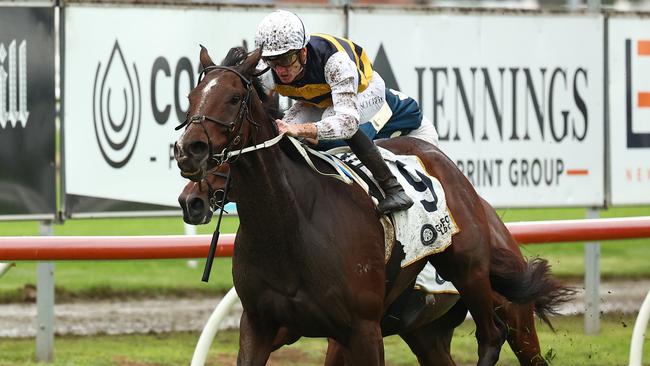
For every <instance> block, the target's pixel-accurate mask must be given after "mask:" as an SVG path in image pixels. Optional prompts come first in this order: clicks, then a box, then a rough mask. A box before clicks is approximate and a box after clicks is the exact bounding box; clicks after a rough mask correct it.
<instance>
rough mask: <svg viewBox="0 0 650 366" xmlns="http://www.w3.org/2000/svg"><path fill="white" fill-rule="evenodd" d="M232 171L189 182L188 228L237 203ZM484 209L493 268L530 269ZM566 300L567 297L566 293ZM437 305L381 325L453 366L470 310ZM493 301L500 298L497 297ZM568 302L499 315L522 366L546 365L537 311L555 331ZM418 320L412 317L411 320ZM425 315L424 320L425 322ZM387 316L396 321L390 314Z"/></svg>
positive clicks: (544, 302)
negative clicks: (511, 264)
mask: <svg viewBox="0 0 650 366" xmlns="http://www.w3.org/2000/svg"><path fill="white" fill-rule="evenodd" d="M404 138H406V139H410V138H409V137H398V138H397V139H404ZM376 143H377V145H378V146H380V147H384V148H389V149H390V150H391V151H392V152H393V153H396V154H404V153H406V152H404V151H400V149H402V148H403V146H409V147H410V148H409V151H408V153H410V154H415V155H417V156H420V157H421V159H422V156H423V155H424V154H423V153H422V151H420V150H419V147H421V145H422V144H421V143H420V142H419V140H415V141H410V143H408V144H407V143H399V144H395V143H394V142H393V141H392V139H391V140H377V141H376ZM229 171H230V167H229V165H228V164H222V165H220V166H218V167H216V168H215V169H213V170H212V171H210V172H209V173H208V175H207V176H206V177H205V178H203V179H202V180H201V182H199V183H196V182H192V181H190V182H188V183H187V185H186V186H185V187H184V189H183V191H182V192H181V194H180V195H179V198H178V200H179V202H182V204H181V207H182V208H183V219H184V220H185V222H186V223H188V224H193V225H199V224H207V223H208V222H210V219H211V217H212V212H213V211H214V210H216V208H218V207H220V206H222V205H224V204H225V203H227V202H231V201H233V202H234V201H236V198H234V196H233V195H229V197H227V199H226V202H224V201H223V199H224V196H223V194H224V192H225V185H226V179H227V175H228V173H229ZM481 202H482V205H483V209H484V210H485V212H486V215H487V216H488V218H489V221H490V231H491V239H490V247H491V258H490V260H491V263H490V264H491V266H493V267H494V266H496V265H498V264H499V258H500V257H502V256H501V255H500V253H501V251H503V250H506V251H510V252H512V255H514V256H515V257H517V258H519V259H520V265H521V266H522V267H523V266H525V260H524V258H523V256H522V255H521V251H520V250H519V245H518V244H517V242H516V241H515V240H514V238H512V235H511V234H510V232H509V231H508V230H507V228H506V227H505V226H504V225H503V222H502V221H501V219H500V218H499V216H498V214H497V212H496V211H495V210H494V208H492V206H491V205H490V204H489V203H488V202H487V201H485V200H481ZM413 292H414V290H413V288H409V289H407V290H406V291H405V293H410V294H404V295H403V296H409V295H411V296H412V295H413ZM565 295H568V293H566V294H565ZM434 296H435V302H433V303H431V302H429V303H427V304H426V307H427V308H428V309H422V311H421V312H420V313H419V314H417V315H420V316H421V317H420V318H419V319H417V320H416V321H415V322H412V323H410V324H408V325H407V326H405V325H404V324H399V325H398V326H397V327H388V326H386V323H385V321H386V319H387V314H386V309H385V311H384V318H383V320H382V323H381V325H382V335H383V336H384V337H385V336H388V335H394V334H398V335H400V337H401V338H402V339H404V341H405V342H406V343H407V344H408V345H409V346H410V347H411V349H412V350H413V353H414V354H415V355H416V357H418V360H419V361H420V364H422V365H453V361H452V358H451V352H450V345H451V337H452V335H453V331H454V328H456V327H457V326H458V325H460V324H461V323H462V322H463V321H464V319H465V316H466V313H467V307H466V305H465V304H464V303H463V302H462V299H461V301H459V302H457V296H456V295H451V294H435V295H434ZM494 296H497V295H496V294H494ZM560 300H567V298H566V296H565V297H564V298H563V299H558V298H557V297H555V298H550V297H542V298H538V299H536V301H535V304H524V305H519V304H512V303H506V304H505V306H502V307H498V308H497V309H496V312H497V315H498V316H499V317H500V319H502V320H503V322H504V323H505V325H506V326H507V330H508V334H507V336H508V339H507V340H508V344H509V345H510V348H511V349H512V351H513V352H514V354H515V355H516V357H517V358H518V360H519V363H520V364H521V365H546V361H545V360H544V358H543V357H542V355H541V353H540V345H539V339H538V337H537V332H536V330H535V322H534V318H533V312H534V311H535V310H536V311H537V313H538V314H539V316H540V317H541V318H542V319H543V320H544V321H545V322H547V324H549V325H550V322H549V320H548V317H547V315H548V314H549V313H552V311H553V310H552V309H553V307H554V306H556V305H558V302H559V301H560ZM409 315H410V316H413V315H412V314H409ZM422 315H423V316H422ZM388 316H394V314H389V315H388ZM276 341H277V342H278V344H276V346H277V347H279V346H281V345H282V344H280V343H282V341H283V339H280V340H278V339H276ZM341 355H342V352H340V348H339V345H338V344H336V343H335V342H330V344H329V347H328V353H327V356H326V360H327V362H326V364H327V365H343V360H342V359H341Z"/></svg>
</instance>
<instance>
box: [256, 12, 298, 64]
mask: <svg viewBox="0 0 650 366" xmlns="http://www.w3.org/2000/svg"><path fill="white" fill-rule="evenodd" d="M307 42H309V35H308V34H307V32H306V30H305V24H304V23H303V22H302V19H300V17H298V16H297V15H296V14H294V13H292V12H290V11H286V10H276V11H274V12H272V13H271V14H269V15H267V16H265V17H264V19H262V21H261V22H260V24H259V25H258V26H257V32H256V33H255V47H256V48H260V47H262V57H273V56H279V55H282V54H284V53H287V52H289V51H292V50H299V49H301V48H303V47H305V46H306V45H307Z"/></svg>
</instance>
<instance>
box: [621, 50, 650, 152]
mask: <svg viewBox="0 0 650 366" xmlns="http://www.w3.org/2000/svg"><path fill="white" fill-rule="evenodd" d="M633 45H634V46H636V49H635V52H633ZM633 61H636V62H635V65H639V66H641V65H643V66H644V67H643V70H636V69H635V70H632V64H633ZM648 72H650V39H645V40H637V41H636V42H635V43H633V42H632V40H631V39H626V40H625V106H626V107H625V108H626V111H625V114H626V116H625V117H626V118H625V120H626V130H627V147H628V148H648V147H650V133H647V132H635V131H634V128H633V114H634V113H633V112H634V110H635V107H636V108H637V111H639V110H642V109H645V110H646V111H647V113H650V85H643V86H638V85H634V86H633V85H632V84H633V80H634V79H633V78H632V75H633V74H634V75H637V74H638V75H643V74H647V73H648ZM639 79H640V78H637V79H636V81H638V80H639ZM635 87H636V88H635Z"/></svg>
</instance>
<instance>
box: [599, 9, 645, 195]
mask: <svg viewBox="0 0 650 366" xmlns="http://www.w3.org/2000/svg"><path fill="white" fill-rule="evenodd" d="M608 42H609V43H608V44H609V55H608V57H609V105H610V111H609V120H610V122H609V140H610V143H609V146H610V152H609V156H610V177H611V202H612V204H614V205H619V204H621V205H625V204H648V203H650V18H647V17H646V18H631V17H620V18H618V17H613V18H610V19H609V34H608Z"/></svg>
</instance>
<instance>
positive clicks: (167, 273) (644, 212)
mask: <svg viewBox="0 0 650 366" xmlns="http://www.w3.org/2000/svg"><path fill="white" fill-rule="evenodd" d="M499 214H500V215H501V216H502V217H503V219H504V220H505V221H534V220H555V219H557V220H559V219H580V218H584V217H585V216H586V210H585V209H579V208H563V209H507V210H499ZM623 216H650V206H642V207H625V208H616V209H610V210H603V211H602V212H601V217H623ZM237 225H238V220H237V218H236V217H226V218H224V221H223V223H222V227H223V230H222V232H226V233H228V232H230V233H232V232H235V231H236V229H237ZM198 229H199V230H198V231H199V233H202V234H208V233H211V232H212V230H214V222H213V223H211V224H209V225H202V226H199V227H198ZM183 230H184V229H183V222H182V220H181V219H180V218H151V219H94V220H90V219H88V220H68V221H66V222H65V223H64V224H57V225H54V233H55V235H168V234H182V233H183ZM0 235H38V223H37V222H1V223H0ZM649 244H650V239H639V240H626V241H612V242H604V243H603V244H602V248H601V273H602V276H603V277H604V278H614V277H616V278H621V277H624V278H639V277H650V266H648V265H647V263H648V260H649V259H650V245H649ZM522 251H523V253H524V254H525V255H526V256H541V257H543V258H547V259H548V260H549V261H550V263H551V264H552V266H553V271H554V273H555V274H556V275H558V276H560V277H565V278H573V279H575V278H581V277H582V276H583V271H584V264H583V263H584V245H583V244H581V243H570V244H567V243H563V244H545V245H527V246H524V247H523V248H522ZM201 271H202V262H201V263H199V266H198V267H197V268H190V267H188V266H187V261H185V260H152V261H93V262H72V261H68V262H65V261H62V262H57V263H56V265H55V278H56V285H57V301H59V302H62V301H67V300H68V299H73V298H107V297H115V296H118V297H127V296H130V297H150V296H166V295H175V296H188V295H192V294H210V293H213V292H220V293H225V292H226V291H227V290H228V289H229V288H230V287H231V285H232V279H231V275H230V272H231V263H230V259H219V260H217V261H216V262H215V264H214V267H213V271H214V274H213V275H212V277H211V281H210V284H207V285H206V284H204V283H203V282H201V281H200V277H201ZM35 273H36V270H35V264H34V263H30V262H18V263H17V266H16V268H12V269H11V270H10V271H9V272H8V273H7V274H6V275H5V276H4V277H3V278H2V279H1V280H0V302H12V301H22V299H23V298H24V297H25V296H26V295H25V292H26V291H25V290H24V288H25V286H28V287H29V286H30V285H33V284H34V283H35V281H36V279H35Z"/></svg>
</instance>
